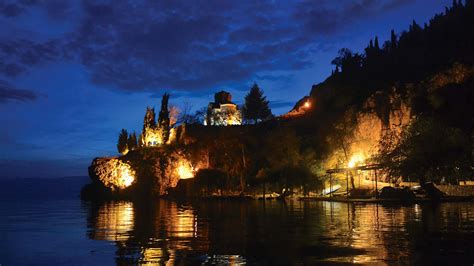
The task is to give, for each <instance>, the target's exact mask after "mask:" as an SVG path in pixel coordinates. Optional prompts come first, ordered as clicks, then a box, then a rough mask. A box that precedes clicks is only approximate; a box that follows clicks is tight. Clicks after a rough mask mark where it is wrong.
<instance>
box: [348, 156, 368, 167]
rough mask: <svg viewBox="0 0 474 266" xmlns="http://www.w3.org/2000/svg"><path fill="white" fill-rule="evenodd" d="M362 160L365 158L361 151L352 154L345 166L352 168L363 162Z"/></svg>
mask: <svg viewBox="0 0 474 266" xmlns="http://www.w3.org/2000/svg"><path fill="white" fill-rule="evenodd" d="M364 160H365V158H364V155H362V153H356V154H353V155H352V157H351V159H350V160H349V163H347V167H349V168H353V167H355V166H357V165H360V164H361V163H363V162H364Z"/></svg>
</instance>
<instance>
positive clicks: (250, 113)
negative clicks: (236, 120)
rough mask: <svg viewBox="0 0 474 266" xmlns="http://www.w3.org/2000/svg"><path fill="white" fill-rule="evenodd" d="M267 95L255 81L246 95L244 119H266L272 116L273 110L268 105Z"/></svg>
mask: <svg viewBox="0 0 474 266" xmlns="http://www.w3.org/2000/svg"><path fill="white" fill-rule="evenodd" d="M266 98H267V97H265V96H263V91H262V90H261V89H260V88H259V87H258V85H257V83H254V84H253V86H252V88H251V89H250V92H249V93H248V94H247V96H245V104H244V106H243V108H242V112H243V115H244V120H246V121H253V122H254V123H255V124H257V122H258V120H265V119H268V118H271V117H272V111H271V110H270V108H269V107H268V103H269V102H268V101H267V99H266Z"/></svg>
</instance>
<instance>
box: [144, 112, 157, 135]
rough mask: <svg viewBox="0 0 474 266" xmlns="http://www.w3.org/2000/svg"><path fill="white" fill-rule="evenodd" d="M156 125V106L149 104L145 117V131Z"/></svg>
mask: <svg viewBox="0 0 474 266" xmlns="http://www.w3.org/2000/svg"><path fill="white" fill-rule="evenodd" d="M155 126H156V121H155V108H151V107H149V106H147V108H146V113H145V118H144V119H143V131H145V130H146V129H147V128H154V127H155Z"/></svg>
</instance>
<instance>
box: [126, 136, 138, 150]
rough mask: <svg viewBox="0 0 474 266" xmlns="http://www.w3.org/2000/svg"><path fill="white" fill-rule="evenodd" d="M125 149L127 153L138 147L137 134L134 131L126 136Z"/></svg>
mask: <svg viewBox="0 0 474 266" xmlns="http://www.w3.org/2000/svg"><path fill="white" fill-rule="evenodd" d="M127 147H128V150H129V151H133V150H135V149H137V147H138V140H137V134H136V133H135V131H134V132H133V133H132V134H130V135H129V136H128V140H127Z"/></svg>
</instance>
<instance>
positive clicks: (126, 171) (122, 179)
mask: <svg viewBox="0 0 474 266" xmlns="http://www.w3.org/2000/svg"><path fill="white" fill-rule="evenodd" d="M118 176H119V178H118V179H119V180H118V183H119V187H124V188H125V187H128V186H130V185H131V184H132V183H133V181H134V180H135V177H134V174H133V173H132V170H131V169H130V168H129V167H121V168H120V172H119V174H118Z"/></svg>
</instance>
